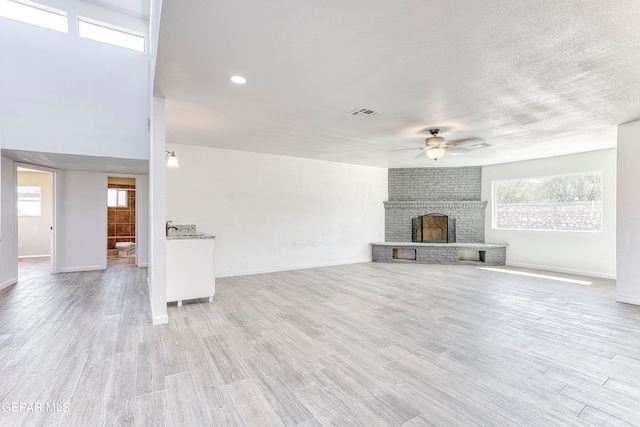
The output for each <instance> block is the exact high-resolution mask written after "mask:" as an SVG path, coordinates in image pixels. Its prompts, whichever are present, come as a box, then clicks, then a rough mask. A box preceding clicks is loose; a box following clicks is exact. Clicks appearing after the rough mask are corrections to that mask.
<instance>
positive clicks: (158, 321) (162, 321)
mask: <svg viewBox="0 0 640 427" xmlns="http://www.w3.org/2000/svg"><path fill="white" fill-rule="evenodd" d="M147 286H148V287H149V307H151V322H152V323H153V324H154V325H166V324H167V323H169V316H168V315H167V314H163V315H161V316H156V315H155V313H154V311H153V293H152V292H151V280H150V279H149V276H147Z"/></svg>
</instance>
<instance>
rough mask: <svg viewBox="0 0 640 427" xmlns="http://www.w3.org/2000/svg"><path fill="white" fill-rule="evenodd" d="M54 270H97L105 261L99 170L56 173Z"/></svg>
mask: <svg viewBox="0 0 640 427" xmlns="http://www.w3.org/2000/svg"><path fill="white" fill-rule="evenodd" d="M58 212H59V214H58V215H59V216H58V235H57V243H58V246H57V248H58V253H57V255H58V269H59V271H60V272H69V271H85V270H100V269H104V268H106V266H107V265H106V263H107V180H106V177H105V175H104V174H103V173H101V172H86V171H72V170H65V171H61V172H60V189H59V192H58Z"/></svg>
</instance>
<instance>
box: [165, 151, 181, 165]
mask: <svg viewBox="0 0 640 427" xmlns="http://www.w3.org/2000/svg"><path fill="white" fill-rule="evenodd" d="M165 153H167V154H166V156H164V161H165V163H166V165H167V167H170V168H179V167H180V166H178V158H177V157H176V155H175V153H174V152H173V151H165Z"/></svg>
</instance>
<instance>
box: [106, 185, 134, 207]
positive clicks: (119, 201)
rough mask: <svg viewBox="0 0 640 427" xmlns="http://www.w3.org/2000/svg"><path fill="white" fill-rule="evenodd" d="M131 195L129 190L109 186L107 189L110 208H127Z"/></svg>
mask: <svg viewBox="0 0 640 427" xmlns="http://www.w3.org/2000/svg"><path fill="white" fill-rule="evenodd" d="M127 200H129V195H128V192H127V190H118V189H115V188H109V189H108V190H107V206H108V207H110V208H126V207H127Z"/></svg>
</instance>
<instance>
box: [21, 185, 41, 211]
mask: <svg viewBox="0 0 640 427" xmlns="http://www.w3.org/2000/svg"><path fill="white" fill-rule="evenodd" d="M40 215H42V189H41V188H40V187H39V186H34V185H19V186H18V216H40Z"/></svg>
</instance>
